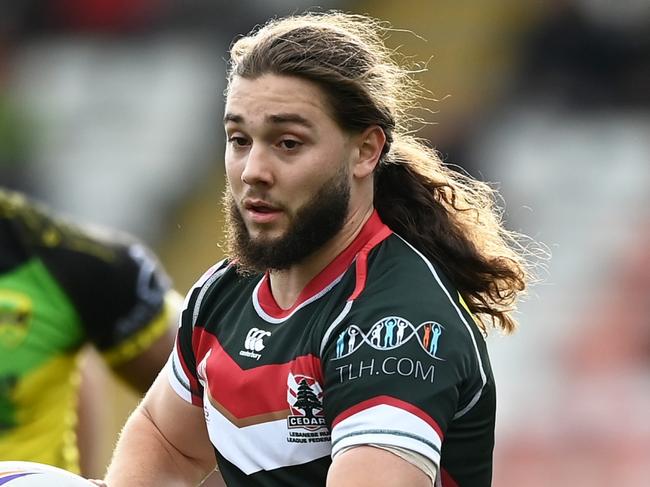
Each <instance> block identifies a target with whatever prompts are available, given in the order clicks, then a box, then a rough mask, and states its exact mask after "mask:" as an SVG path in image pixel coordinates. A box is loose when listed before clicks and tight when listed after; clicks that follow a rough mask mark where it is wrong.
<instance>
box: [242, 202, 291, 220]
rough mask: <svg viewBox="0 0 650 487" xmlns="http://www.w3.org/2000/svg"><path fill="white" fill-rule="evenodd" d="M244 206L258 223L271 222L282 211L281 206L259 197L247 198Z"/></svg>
mask: <svg viewBox="0 0 650 487" xmlns="http://www.w3.org/2000/svg"><path fill="white" fill-rule="evenodd" d="M243 207H244V210H245V211H246V213H248V215H249V217H250V218H251V220H252V221H254V222H256V223H269V222H270V221H272V220H274V219H275V218H277V217H279V215H280V213H282V209H281V208H280V207H279V206H276V205H273V204H272V203H269V202H267V201H264V200H259V199H246V200H244V204H243Z"/></svg>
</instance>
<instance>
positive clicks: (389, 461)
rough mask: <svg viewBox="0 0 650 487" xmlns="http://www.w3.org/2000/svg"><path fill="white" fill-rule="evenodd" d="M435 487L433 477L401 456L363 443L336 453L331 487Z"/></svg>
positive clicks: (330, 472) (328, 483) (328, 481)
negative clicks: (432, 486)
mask: <svg viewBox="0 0 650 487" xmlns="http://www.w3.org/2000/svg"><path fill="white" fill-rule="evenodd" d="M404 485H408V486H409V487H431V485H432V482H431V479H430V478H429V477H428V476H427V475H426V474H425V473H424V472H423V471H422V470H420V469H419V468H418V467H416V466H415V465H412V464H411V463H409V462H407V461H406V460H404V459H402V458H400V457H398V456H397V455H395V454H393V453H391V452H389V451H386V450H382V449H379V448H374V447H372V446H359V447H356V448H352V449H350V450H348V451H345V452H343V453H341V454H340V455H336V456H335V457H334V461H333V462H332V465H331V466H330V469H329V471H328V475H327V487H402V486H404Z"/></svg>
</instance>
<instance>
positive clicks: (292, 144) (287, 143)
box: [278, 139, 302, 151]
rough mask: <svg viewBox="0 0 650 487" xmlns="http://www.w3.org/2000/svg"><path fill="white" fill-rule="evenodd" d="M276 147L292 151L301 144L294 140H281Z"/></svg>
mask: <svg viewBox="0 0 650 487" xmlns="http://www.w3.org/2000/svg"><path fill="white" fill-rule="evenodd" d="M278 145H279V146H280V147H281V148H283V149H285V150H288V151H293V150H296V149H298V148H299V147H300V146H301V145H302V142H299V141H297V140H295V139H282V140H281V141H280V142H279V143H278Z"/></svg>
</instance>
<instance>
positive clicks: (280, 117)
mask: <svg viewBox="0 0 650 487" xmlns="http://www.w3.org/2000/svg"><path fill="white" fill-rule="evenodd" d="M264 120H265V121H266V122H270V123H272V124H275V125H280V124H283V123H295V124H298V125H303V126H305V127H307V128H313V127H314V124H313V123H312V122H310V121H309V120H307V119H306V118H305V117H303V116H302V115H298V114H297V113H276V114H273V115H267V116H266V117H264ZM227 122H234V123H244V117H242V116H241V115H235V114H234V113H226V115H225V116H224V117H223V123H224V124H225V123H227Z"/></svg>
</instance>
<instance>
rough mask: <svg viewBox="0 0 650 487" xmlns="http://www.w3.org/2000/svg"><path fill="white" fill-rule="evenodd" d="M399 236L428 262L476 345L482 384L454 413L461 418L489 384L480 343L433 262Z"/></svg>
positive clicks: (455, 417)
mask: <svg viewBox="0 0 650 487" xmlns="http://www.w3.org/2000/svg"><path fill="white" fill-rule="evenodd" d="M395 235H397V234H395ZM397 236H398V237H399V238H400V239H402V241H403V242H404V243H405V244H406V245H408V246H409V247H410V248H411V250H413V252H415V253H416V254H417V255H419V256H420V258H421V259H422V260H423V261H424V262H425V263H426V264H427V266H428V267H429V270H430V271H431V274H433V277H434V279H435V280H436V282H437V283H438V285H439V286H440V288H441V289H442V290H443V292H444V293H445V295H446V296H447V298H449V302H450V303H451V304H452V305H453V307H454V309H455V310H456V313H457V314H458V316H459V318H460V319H461V320H462V322H463V324H464V325H465V328H466V329H467V333H469V336H470V338H471V339H472V344H473V345H474V351H475V352H476V359H477V360H478V366H479V370H480V373H481V381H482V385H481V388H480V389H479V390H478V391H477V392H476V394H475V395H474V396H473V397H472V399H471V401H470V402H469V403H468V404H467V405H466V406H465V407H464V408H463V409H461V410H460V411H457V412H456V414H454V419H457V418H460V417H461V416H463V415H465V414H466V413H467V412H468V411H469V410H470V409H472V408H473V407H474V405H475V404H476V403H477V402H478V400H479V399H480V397H481V394H482V393H483V388H484V387H485V385H486V384H487V376H486V375H485V370H484V369H483V361H482V360H481V354H480V353H479V350H478V345H477V344H476V339H475V338H474V333H472V329H471V327H470V325H469V323H467V320H466V319H465V317H464V316H463V313H462V311H461V310H460V308H459V307H458V305H457V304H456V302H455V301H454V300H453V299H452V297H451V294H449V291H448V290H447V288H446V287H445V286H444V284H443V283H442V280H441V279H440V276H439V275H438V273H437V272H436V269H435V268H434V267H433V264H431V262H430V261H429V259H427V258H426V257H425V256H424V255H422V253H421V252H420V251H418V250H417V249H416V248H415V247H413V246H412V245H411V244H410V243H409V242H407V241H406V240H404V238H402V237H400V236H399V235H397Z"/></svg>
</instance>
